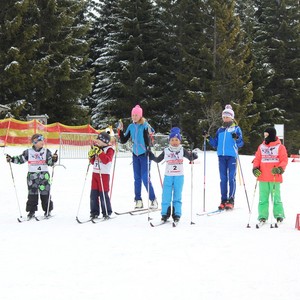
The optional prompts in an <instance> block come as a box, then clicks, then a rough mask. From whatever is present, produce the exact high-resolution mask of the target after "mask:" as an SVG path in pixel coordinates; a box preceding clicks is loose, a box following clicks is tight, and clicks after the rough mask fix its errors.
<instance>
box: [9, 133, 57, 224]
mask: <svg viewBox="0 0 300 300" xmlns="http://www.w3.org/2000/svg"><path fill="white" fill-rule="evenodd" d="M31 142H32V144H33V145H32V147H31V148H29V149H27V150H25V151H24V152H23V153H22V154H21V155H17V156H10V155H8V154H7V155H6V161H7V162H9V163H10V162H12V163H14V164H23V163H25V162H28V173H27V186H28V200H27V203H26V211H27V212H29V213H28V216H27V217H28V219H31V218H33V217H34V216H35V212H36V211H37V206H38V198H39V195H40V198H41V202H42V208H43V211H44V212H45V216H46V217H47V216H50V214H51V211H52V209H53V202H52V200H51V199H50V186H51V183H50V181H51V178H50V174H49V172H48V166H51V167H52V166H54V164H55V163H56V162H57V159H58V155H57V154H56V153H54V154H53V155H52V153H51V151H50V150H49V149H46V148H44V137H43V135H41V134H34V135H33V136H32V137H31ZM49 201H50V203H49Z"/></svg>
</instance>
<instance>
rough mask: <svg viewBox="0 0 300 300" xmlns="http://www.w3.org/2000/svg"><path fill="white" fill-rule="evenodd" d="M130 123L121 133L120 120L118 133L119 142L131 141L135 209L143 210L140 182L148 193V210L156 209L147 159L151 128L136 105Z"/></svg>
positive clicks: (152, 131) (121, 125)
mask: <svg viewBox="0 0 300 300" xmlns="http://www.w3.org/2000/svg"><path fill="white" fill-rule="evenodd" d="M131 118H132V123H131V124H130V125H129V126H128V127H127V130H126V131H125V133H124V132H123V123H122V121H121V120H120V121H119V125H118V132H119V137H120V142H121V143H122V144H124V143H126V142H127V141H128V140H129V138H131V140H132V143H133V145H132V161H133V174H134V193H135V197H134V200H135V209H140V208H143V200H142V195H141V192H142V182H143V183H144V186H145V187H146V189H147V191H148V193H149V200H150V201H151V204H150V208H153V209H155V208H157V201H156V197H155V193H154V189H153V186H152V183H151V180H150V161H149V157H148V149H149V146H150V145H149V144H150V138H149V135H150V134H153V133H154V130H153V128H152V127H151V126H150V125H149V123H148V122H147V121H146V120H145V119H144V118H143V109H142V108H141V107H140V106H139V105H136V106H135V107H134V108H133V109H132V111H131ZM148 186H149V190H148Z"/></svg>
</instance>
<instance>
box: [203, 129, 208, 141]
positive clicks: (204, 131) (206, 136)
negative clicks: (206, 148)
mask: <svg viewBox="0 0 300 300" xmlns="http://www.w3.org/2000/svg"><path fill="white" fill-rule="evenodd" d="M202 136H203V137H204V138H206V139H208V138H209V133H208V132H207V131H206V130H203V131H202Z"/></svg>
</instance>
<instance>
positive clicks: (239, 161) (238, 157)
mask: <svg viewBox="0 0 300 300" xmlns="http://www.w3.org/2000/svg"><path fill="white" fill-rule="evenodd" d="M235 153H236V157H237V160H238V163H239V165H240V170H241V176H242V181H243V185H244V190H245V195H246V200H247V204H248V209H249V213H250V212H251V209H250V204H249V199H248V194H247V189H246V185H245V180H244V175H243V170H242V165H241V160H240V156H239V154H238V152H237V150H236V149H235Z"/></svg>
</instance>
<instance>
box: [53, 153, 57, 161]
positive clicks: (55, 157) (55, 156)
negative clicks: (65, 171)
mask: <svg viewBox="0 0 300 300" xmlns="http://www.w3.org/2000/svg"><path fill="white" fill-rule="evenodd" d="M57 160H58V155H57V154H56V153H54V154H53V155H52V161H53V162H54V163H56V162H57Z"/></svg>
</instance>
